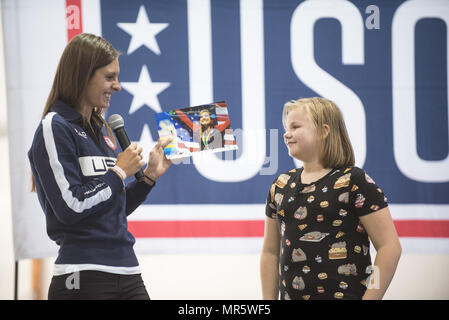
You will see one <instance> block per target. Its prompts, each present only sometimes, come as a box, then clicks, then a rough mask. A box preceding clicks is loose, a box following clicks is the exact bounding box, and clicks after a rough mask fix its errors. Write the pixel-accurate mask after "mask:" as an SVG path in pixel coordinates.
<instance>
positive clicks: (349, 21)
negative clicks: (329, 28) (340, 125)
mask: <svg viewBox="0 0 449 320" xmlns="http://www.w3.org/2000/svg"><path fill="white" fill-rule="evenodd" d="M321 18H335V19H337V20H338V21H339V22H340V24H341V33H342V59H343V64H364V63H365V59H364V34H363V33H364V24H363V19H362V16H361V15H360V12H359V10H358V9H357V7H356V6H355V5H353V4H352V3H350V2H348V1H345V0H323V1H311V0H308V1H304V2H302V3H301V4H300V5H298V7H297V8H296V9H295V11H294V13H293V15H292V20H291V25H290V43H291V46H290V47H291V59H292V65H293V69H294V71H295V73H296V75H297V76H298V78H299V79H300V80H301V81H302V82H303V83H304V84H305V85H306V86H308V87H309V88H310V89H312V90H313V91H315V92H316V93H318V94H319V95H321V96H323V97H326V98H328V99H331V100H333V101H334V102H335V103H336V104H337V105H338V107H339V108H340V110H341V112H342V114H343V116H344V118H345V122H346V126H347V128H348V133H349V136H350V138H351V142H352V145H353V147H354V152H355V162H356V165H357V166H359V167H363V165H364V163H365V157H366V124H365V109H364V106H363V103H362V101H361V100H360V98H359V97H358V96H357V95H356V94H355V93H354V92H353V91H352V90H351V89H349V88H348V87H346V86H345V85H344V84H343V83H341V82H340V81H338V80H337V79H335V78H334V77H332V76H331V75H330V74H329V73H327V72H326V71H324V70H323V69H321V68H320V67H319V66H318V65H317V63H316V62H315V57H314V34H313V27H314V24H315V22H316V21H317V20H318V19H321Z"/></svg>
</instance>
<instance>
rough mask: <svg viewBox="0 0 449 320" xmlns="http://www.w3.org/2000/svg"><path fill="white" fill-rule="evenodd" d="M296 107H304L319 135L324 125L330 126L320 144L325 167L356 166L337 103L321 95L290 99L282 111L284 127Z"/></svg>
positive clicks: (321, 133)
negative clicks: (289, 114)
mask: <svg viewBox="0 0 449 320" xmlns="http://www.w3.org/2000/svg"><path fill="white" fill-rule="evenodd" d="M296 108H304V110H305V111H306V112H307V114H308V115H309V117H310V119H311V120H312V122H313V123H314V125H315V128H316V129H317V132H318V135H320V136H324V125H328V126H329V133H328V135H327V136H326V137H325V138H324V139H323V140H322V142H321V145H320V155H321V156H320V161H321V164H322V165H323V166H324V167H325V168H339V167H346V166H354V163H355V159H354V150H353V148H352V145H351V140H350V139H349V135H348V131H347V130H346V125H345V122H344V120H343V116H342V114H341V112H340V109H339V108H338V107H337V105H336V104H335V103H334V102H332V101H331V100H328V99H325V98H320V97H313V98H303V99H298V100H292V101H289V102H287V103H286V104H285V105H284V110H283V112H282V123H283V124H284V128H285V127H286V120H287V116H288V113H289V112H290V111H291V110H293V109H296Z"/></svg>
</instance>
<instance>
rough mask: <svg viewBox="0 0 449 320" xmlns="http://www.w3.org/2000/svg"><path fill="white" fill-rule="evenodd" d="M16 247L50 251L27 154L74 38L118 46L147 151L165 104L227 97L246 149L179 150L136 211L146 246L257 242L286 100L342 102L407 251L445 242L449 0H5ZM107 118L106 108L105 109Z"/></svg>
mask: <svg viewBox="0 0 449 320" xmlns="http://www.w3.org/2000/svg"><path fill="white" fill-rule="evenodd" d="M2 12H3V21H4V27H3V29H4V33H5V34H4V38H5V56H6V69H7V92H8V130H9V138H10V155H11V156H10V161H11V162H10V163H11V177H12V181H11V186H12V204H13V223H14V240H15V252H16V258H18V259H21V258H30V257H42V256H49V255H55V253H56V249H57V248H56V247H55V245H53V244H52V243H50V241H49V240H48V239H47V237H46V234H45V220H44V214H43V213H42V210H41V209H40V207H39V205H38V202H37V198H36V195H34V194H31V193H30V192H29V185H30V183H29V181H30V168H29V165H28V162H27V158H26V152H27V150H28V149H29V147H30V145H31V140H32V135H33V133H34V130H35V128H36V126H37V124H38V122H39V120H40V114H41V112H42V109H43V106H44V103H45V100H46V97H47V95H48V92H49V89H50V86H51V83H52V79H53V76H54V72H55V69H56V65H57V63H58V60H59V57H60V55H61V53H62V50H63V48H64V46H65V45H66V43H67V41H69V40H70V39H71V38H72V37H73V36H74V35H76V34H78V33H80V32H90V33H94V34H97V35H101V36H103V37H104V38H106V39H107V40H108V41H109V42H111V43H112V44H113V46H114V47H115V48H116V49H118V50H119V51H120V52H121V53H122V55H121V56H120V59H119V61H120V68H121V72H120V81H121V85H122V91H121V92H119V93H116V94H114V96H113V98H112V102H111V107H110V108H109V110H108V114H113V113H119V114H120V115H122V117H123V118H124V120H125V127H126V128H127V131H128V134H129V136H130V138H131V140H133V141H136V142H138V143H139V144H140V145H141V146H143V147H144V153H145V154H148V152H149V150H150V149H151V147H152V146H153V145H154V144H155V141H156V140H157V138H158V133H157V127H156V122H155V117H154V115H155V113H158V112H162V111H168V110H172V109H175V108H182V107H187V106H197V105H201V104H207V103H211V102H213V101H226V102H227V106H228V112H229V117H230V120H231V124H232V127H233V129H234V134H235V136H236V141H237V144H238V146H239V150H238V151H228V152H225V153H222V154H208V155H206V156H200V155H198V156H194V157H192V158H187V159H183V160H182V161H179V162H178V163H177V164H175V165H173V166H172V167H171V168H170V170H169V171H168V172H167V173H166V174H165V175H164V176H163V177H162V178H161V179H160V180H159V181H158V183H157V187H156V188H155V189H154V190H153V191H152V192H151V194H150V195H149V197H148V199H147V200H146V202H145V203H144V205H142V206H140V207H139V208H138V209H137V211H136V212H135V213H133V214H132V215H131V216H130V217H129V224H128V227H129V229H130V231H131V232H132V233H133V234H134V236H135V237H136V240H137V242H136V251H137V252H138V253H176V252H229V253H236V252H237V253H257V252H259V251H260V250H261V244H262V237H263V228H264V219H265V215H264V206H265V203H264V202H265V199H266V196H267V193H268V190H269V187H270V184H271V182H272V181H273V180H274V178H275V177H276V175H279V174H280V173H282V172H284V171H287V170H290V169H292V168H294V167H297V166H299V165H300V163H299V162H296V161H294V160H293V159H292V158H291V157H289V156H288V153H287V149H286V147H285V145H284V144H283V138H282V134H283V128H282V121H281V112H282V107H283V105H284V103H285V102H286V101H288V100H291V99H297V98H300V97H310V96H323V97H326V98H329V99H331V100H333V101H335V102H336V103H337V105H338V106H339V107H340V109H341V111H342V113H343V115H344V118H345V121H346V124H347V127H348V131H349V135H350V138H351V140H352V143H353V146H354V149H355V153H356V165H357V166H359V167H362V168H363V169H364V170H366V171H367V172H368V174H369V175H370V176H371V177H373V179H374V180H375V181H376V183H377V184H378V185H379V186H380V187H381V188H382V190H383V191H384V193H385V194H386V196H387V198H388V202H389V204H390V211H391V213H392V216H393V219H394V220H395V225H396V228H397V231H398V234H399V236H400V237H401V243H402V246H403V250H404V252H412V253H413V252H414V253H418V252H419V253H449V196H448V195H449V156H448V155H449V134H448V132H449V129H448V128H449V126H448V93H449V92H448V83H447V82H448V74H449V73H448V60H449V59H448V58H449V49H448V45H449V41H448V35H447V29H448V26H449V2H448V1H445V0H410V1H402V0H388V1H380V0H377V1H372V2H367V1H364V0H353V1H346V0H307V1H300V0H283V1H278V0H215V1H212V0H172V1H165V0H152V1H142V0H132V1H121V0H108V1H100V0H96V1H92V0H89V1H87V0H86V1H81V0H67V1H65V2H64V1H50V0H45V1H31V0H20V1H16V0H14V1H12V0H3V1H2ZM106 117H107V115H106Z"/></svg>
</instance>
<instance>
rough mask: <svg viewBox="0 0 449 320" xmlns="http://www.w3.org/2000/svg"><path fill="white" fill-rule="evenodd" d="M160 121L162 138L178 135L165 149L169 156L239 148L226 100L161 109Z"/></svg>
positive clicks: (157, 119) (184, 155)
mask: <svg viewBox="0 0 449 320" xmlns="http://www.w3.org/2000/svg"><path fill="white" fill-rule="evenodd" d="M156 123H157V129H158V133H159V137H160V138H162V139H163V138H168V137H170V136H176V138H175V139H174V140H173V141H172V143H170V144H169V145H167V146H166V147H165V149H164V152H165V155H166V157H167V158H168V159H179V158H184V157H189V156H191V155H192V154H193V153H195V152H203V151H204V152H222V151H228V150H237V149H238V147H237V144H236V143H235V137H234V134H233V132H232V128H231V121H230V119H229V114H228V108H227V105H226V101H222V102H214V103H211V104H206V105H201V106H196V107H188V108H181V109H174V110H170V111H167V112H160V113H157V114H156Z"/></svg>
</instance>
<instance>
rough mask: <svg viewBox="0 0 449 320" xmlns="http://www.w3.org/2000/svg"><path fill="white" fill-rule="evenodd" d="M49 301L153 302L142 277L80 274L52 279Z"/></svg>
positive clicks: (96, 272) (83, 272)
mask: <svg viewBox="0 0 449 320" xmlns="http://www.w3.org/2000/svg"><path fill="white" fill-rule="evenodd" d="M48 300H150V297H149V296H148V292H147V290H146V288H145V285H144V283H143V280H142V277H141V276H140V274H131V275H122V274H114V273H107V272H101V271H80V272H74V273H70V274H64V275H61V276H53V278H52V280H51V284H50V288H49V289H48Z"/></svg>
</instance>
